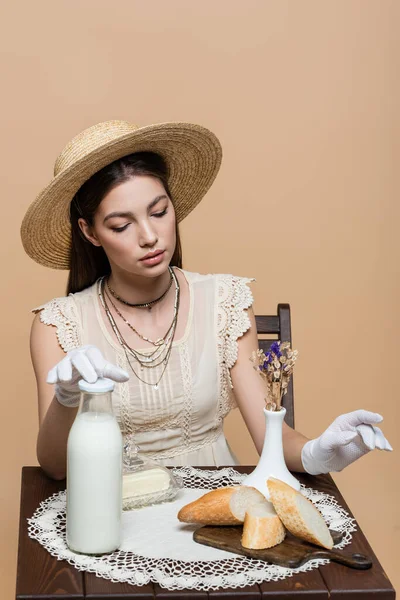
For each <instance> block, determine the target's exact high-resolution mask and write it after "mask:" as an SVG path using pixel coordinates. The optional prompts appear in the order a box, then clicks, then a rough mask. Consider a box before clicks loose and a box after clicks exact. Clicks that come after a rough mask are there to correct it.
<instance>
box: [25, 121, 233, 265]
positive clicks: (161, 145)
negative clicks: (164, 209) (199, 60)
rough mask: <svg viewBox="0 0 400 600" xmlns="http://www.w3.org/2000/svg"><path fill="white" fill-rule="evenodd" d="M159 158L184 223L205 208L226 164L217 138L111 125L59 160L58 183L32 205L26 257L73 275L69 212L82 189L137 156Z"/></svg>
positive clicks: (176, 126) (197, 129) (179, 126)
mask: <svg viewBox="0 0 400 600" xmlns="http://www.w3.org/2000/svg"><path fill="white" fill-rule="evenodd" d="M144 151H149V152H156V153H157V154H160V155H161V156H162V157H163V158H164V160H165V161H166V164H167V168H168V184H169V188H170V190H171V195H172V199H173V203H174V207H175V211H176V217H177V220H178V221H182V219H183V218H184V217H186V215H188V214H189V213H190V211H191V210H193V209H194V207H195V206H196V205H197V204H198V203H199V202H200V200H201V199H202V198H203V196H204V195H205V193H206V192H207V190H208V189H209V188H210V186H211V184H212V183H213V181H214V179H215V177H216V175H217V173H218V170H219V167H220V164H221V158H222V150H221V145H220V143H219V141H218V139H217V138H216V136H215V135H214V134H213V133H212V132H211V131H209V130H208V129H205V128H204V127H201V126H200V125H194V124H191V123H158V124H155V125H148V126H146V127H138V126H136V125H133V124H132V123H128V122H126V121H106V122H104V123H99V124H98V125H94V126H93V127H89V129H85V130H84V131H82V132H81V133H80V134H78V135H77V136H76V137H74V138H73V140H72V141H71V142H69V144H67V146H66V147H65V148H64V150H63V151H62V152H61V154H60V155H59V157H58V158H57V160H56V163H55V167H54V177H53V179H52V180H51V182H50V183H49V185H48V186H47V187H46V188H45V189H44V190H43V191H42V192H41V193H40V194H39V196H38V197H37V198H36V200H35V201H34V202H33V203H32V204H31V205H30V207H29V208H28V211H27V212H26V215H25V217H24V219H23V222H22V226H21V238H22V243H23V246H24V249H25V251H26V253H27V254H28V255H29V256H30V257H31V258H33V260H35V261H36V262H38V263H40V264H42V265H44V266H46V267H52V268H53V269H69V254H70V244H71V226H70V220H69V207H70V203H71V200H72V199H73V197H74V196H75V194H76V192H77V191H78V190H79V188H80V187H81V186H82V185H83V184H84V183H85V181H87V180H88V179H89V178H90V177H91V176H92V175H94V174H95V173H96V172H97V171H99V170H100V169H102V168H103V167H105V166H106V165H108V164H110V163H112V162H113V161H114V160H117V159H119V158H122V157H123V156H127V155H128V154H132V153H133V152H144Z"/></svg>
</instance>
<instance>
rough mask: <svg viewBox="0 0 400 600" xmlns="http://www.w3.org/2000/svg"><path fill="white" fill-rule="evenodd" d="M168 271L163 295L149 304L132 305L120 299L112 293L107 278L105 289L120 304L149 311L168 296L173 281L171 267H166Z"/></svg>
mask: <svg viewBox="0 0 400 600" xmlns="http://www.w3.org/2000/svg"><path fill="white" fill-rule="evenodd" d="M168 269H169V274H170V280H169V284H168V287H167V289H166V290H165V292H164V293H163V294H161V296H160V297H159V298H156V299H155V300H151V301H150V302H144V303H143V304H132V303H131V302H127V301H126V300H124V299H123V298H121V296H118V294H117V293H116V292H114V290H113V289H112V288H110V286H109V283H108V278H107V280H106V284H107V289H108V290H109V292H110V293H111V294H112V295H113V296H114V298H115V299H116V300H118V301H119V302H122V304H126V306H131V307H133V308H148V309H149V310H151V308H152V306H153V304H157V302H160V300H162V299H163V298H164V296H166V295H167V294H168V292H169V289H170V287H171V285H172V281H173V278H172V269H171V267H168Z"/></svg>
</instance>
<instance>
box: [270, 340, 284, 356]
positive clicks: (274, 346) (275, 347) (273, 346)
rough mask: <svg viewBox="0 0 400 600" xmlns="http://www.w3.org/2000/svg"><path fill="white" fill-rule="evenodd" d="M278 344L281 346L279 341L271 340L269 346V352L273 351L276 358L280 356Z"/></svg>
mask: <svg viewBox="0 0 400 600" xmlns="http://www.w3.org/2000/svg"><path fill="white" fill-rule="evenodd" d="M280 346H281V343H280V342H273V343H272V344H271V348H270V352H273V353H274V354H276V356H277V357H278V358H280V357H281V356H282V352H281V350H280Z"/></svg>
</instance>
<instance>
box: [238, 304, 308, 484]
mask: <svg viewBox="0 0 400 600" xmlns="http://www.w3.org/2000/svg"><path fill="white" fill-rule="evenodd" d="M247 312H248V316H249V319H250V324H251V327H250V329H249V330H248V331H246V333H245V334H244V335H243V336H242V337H240V338H239V339H238V357H237V360H236V363H235V364H234V366H233V367H232V369H231V377H232V383H233V390H234V393H235V397H236V401H237V404H238V406H239V409H240V412H241V413H242V416H243V419H244V421H245V423H246V426H247V428H248V430H249V432H250V435H251V437H252V439H253V442H254V445H255V446H256V448H257V452H258V453H259V454H261V451H262V447H263V443H264V436H265V419H264V415H263V408H264V406H265V400H264V398H265V395H266V387H265V383H264V382H263V380H262V378H261V377H260V376H259V375H258V373H257V372H256V371H255V370H254V368H253V363H252V362H251V360H250V357H251V354H252V352H253V351H254V350H257V349H258V340H257V327H256V320H255V317H254V312H253V309H252V308H249V309H248V311H247ZM307 441H308V438H306V437H304V436H303V435H302V434H301V433H298V432H297V431H295V430H294V429H292V428H291V427H289V426H288V425H287V424H286V423H284V424H283V449H284V455H285V461H286V464H287V467H288V469H289V470H291V471H297V472H304V467H303V464H302V462H301V450H302V448H303V446H304V444H305V443H306V442H307Z"/></svg>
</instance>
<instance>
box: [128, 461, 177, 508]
mask: <svg viewBox="0 0 400 600" xmlns="http://www.w3.org/2000/svg"><path fill="white" fill-rule="evenodd" d="M169 485H170V476H169V473H168V472H167V471H164V469H157V468H155V469H144V470H142V471H137V472H136V473H126V474H124V476H123V482H122V498H123V500H126V499H128V498H136V497H138V496H143V495H144V494H153V493H155V492H161V491H163V490H166V489H168V487H169Z"/></svg>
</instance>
